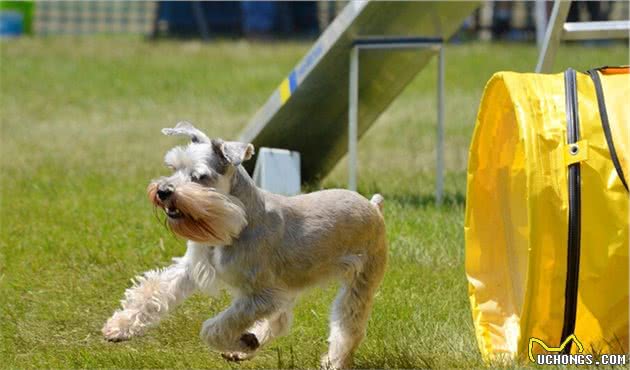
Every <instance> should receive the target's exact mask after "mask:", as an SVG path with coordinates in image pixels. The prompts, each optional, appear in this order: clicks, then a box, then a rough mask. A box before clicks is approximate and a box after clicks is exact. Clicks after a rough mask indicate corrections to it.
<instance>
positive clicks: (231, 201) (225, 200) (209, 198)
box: [147, 182, 247, 245]
mask: <svg viewBox="0 0 630 370" xmlns="http://www.w3.org/2000/svg"><path fill="white" fill-rule="evenodd" d="M157 191H158V184H157V183H155V182H154V183H151V184H149V187H148V188H147V193H148V195H149V199H150V200H151V202H152V203H153V204H154V205H155V206H157V207H160V208H162V209H165V210H166V208H168V210H171V211H175V212H177V214H178V217H167V225H168V227H169V228H170V229H171V230H172V231H173V232H174V233H175V234H177V235H180V236H182V237H184V238H186V239H189V240H193V241H196V242H200V243H208V244H210V245H230V244H232V240H233V239H234V238H236V237H238V235H239V234H240V233H241V231H242V230H243V229H244V228H245V226H247V218H246V217H245V210H244V206H243V203H241V201H239V200H238V199H237V198H235V197H233V196H230V195H224V194H221V193H218V192H216V191H213V190H210V189H208V188H204V187H203V186H201V185H199V184H196V183H192V182H191V183H185V184H182V185H178V186H177V188H176V189H175V192H174V193H173V194H171V196H170V197H169V199H168V200H167V201H166V203H167V204H164V203H163V202H162V201H160V199H158V197H157Z"/></svg>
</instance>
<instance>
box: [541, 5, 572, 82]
mask: <svg viewBox="0 0 630 370" xmlns="http://www.w3.org/2000/svg"><path fill="white" fill-rule="evenodd" d="M570 7H571V1H556V2H555V3H554V4H553V9H552V10H551V17H550V18H549V22H548V23H547V24H548V26H547V32H546V33H545V40H544V41H543V46H542V48H541V50H540V56H539V57H538V63H537V64H536V72H537V73H541V72H542V73H545V72H549V71H551V67H553V61H554V59H555V57H556V51H557V50H558V45H559V44H560V37H561V36H562V29H563V25H564V21H565V20H566V19H567V15H568V14H569V8H570Z"/></svg>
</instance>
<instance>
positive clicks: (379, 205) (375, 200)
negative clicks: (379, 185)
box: [370, 193, 385, 213]
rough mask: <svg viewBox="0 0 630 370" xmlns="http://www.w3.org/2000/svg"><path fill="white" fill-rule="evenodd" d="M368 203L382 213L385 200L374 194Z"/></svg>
mask: <svg viewBox="0 0 630 370" xmlns="http://www.w3.org/2000/svg"><path fill="white" fill-rule="evenodd" d="M370 203H372V204H374V205H375V206H376V208H378V211H379V212H381V213H383V203H385V198H383V196H382V195H380V194H378V193H376V194H374V195H372V199H370Z"/></svg>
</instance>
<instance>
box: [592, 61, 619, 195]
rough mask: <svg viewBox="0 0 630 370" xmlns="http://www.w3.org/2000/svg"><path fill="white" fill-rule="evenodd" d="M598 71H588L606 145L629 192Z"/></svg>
mask: <svg viewBox="0 0 630 370" xmlns="http://www.w3.org/2000/svg"><path fill="white" fill-rule="evenodd" d="M598 71H599V68H598V69H591V70H589V71H588V74H589V76H591V80H593V85H595V94H597V105H598V107H599V116H600V118H601V121H602V129H603V130H604V136H605V137H606V144H608V152H610V159H612V162H613V165H614V166H615V170H616V171H617V175H618V176H619V179H620V180H621V183H622V184H623V187H624V188H626V191H628V183H627V182H626V177H625V175H624V173H623V168H622V167H621V162H619V157H618V156H617V150H616V149H615V142H614V141H613V138H612V133H611V131H610V123H609V122H608V111H607V110H606V100H605V99H604V89H603V88H602V81H601V79H600V77H599V72H598Z"/></svg>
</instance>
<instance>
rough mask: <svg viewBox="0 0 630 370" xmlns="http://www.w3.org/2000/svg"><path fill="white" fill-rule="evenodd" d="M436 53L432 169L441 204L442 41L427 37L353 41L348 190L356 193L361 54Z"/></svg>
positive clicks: (442, 149)
mask: <svg viewBox="0 0 630 370" xmlns="http://www.w3.org/2000/svg"><path fill="white" fill-rule="evenodd" d="M426 48H429V49H436V50H438V68H437V75H438V76H437V144H436V165H435V202H436V204H437V205H440V204H442V198H443V194H444V40H443V39H442V38H426V37H370V38H358V39H355V40H354V43H353V46H352V49H351V50H350V74H349V77H350V78H349V84H348V85H349V91H348V100H349V101H348V189H350V190H353V191H356V190H357V165H358V154H357V151H358V141H359V139H358V136H359V134H358V127H359V67H360V63H359V62H360V53H361V50H401V49H426Z"/></svg>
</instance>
